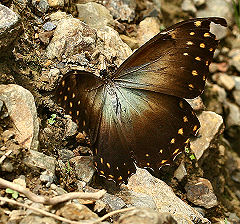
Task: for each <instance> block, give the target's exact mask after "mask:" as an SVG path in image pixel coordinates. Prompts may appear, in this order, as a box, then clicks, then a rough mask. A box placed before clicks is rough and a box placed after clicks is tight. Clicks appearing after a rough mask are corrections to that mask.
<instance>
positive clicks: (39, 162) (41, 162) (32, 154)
mask: <svg viewBox="0 0 240 224" xmlns="http://www.w3.org/2000/svg"><path fill="white" fill-rule="evenodd" d="M23 162H24V163H25V165H27V166H28V167H30V168H35V167H38V168H40V169H43V170H48V171H49V172H50V173H53V174H55V166H56V159H55V158H53V157H50V156H47V155H45V154H43V153H41V152H37V151H33V150H29V153H28V154H27V155H26V157H25V158H24V159H23Z"/></svg>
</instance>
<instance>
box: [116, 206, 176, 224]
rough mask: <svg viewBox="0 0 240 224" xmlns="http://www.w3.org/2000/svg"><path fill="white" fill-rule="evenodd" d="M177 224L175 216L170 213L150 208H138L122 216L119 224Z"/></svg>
mask: <svg viewBox="0 0 240 224" xmlns="http://www.w3.org/2000/svg"><path fill="white" fill-rule="evenodd" d="M129 223H131V224H149V223H151V224H164V223H168V224H177V223H178V222H177V221H176V220H175V219H174V218H173V215H172V214H171V213H168V212H161V213H159V212H156V211H154V210H152V209H149V208H136V209H134V210H132V211H129V212H126V213H124V214H123V215H121V216H120V218H119V220H118V221H117V224H129Z"/></svg>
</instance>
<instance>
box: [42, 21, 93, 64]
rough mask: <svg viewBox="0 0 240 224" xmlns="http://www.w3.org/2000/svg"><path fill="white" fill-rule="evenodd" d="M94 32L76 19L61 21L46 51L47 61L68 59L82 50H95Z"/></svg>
mask: <svg viewBox="0 0 240 224" xmlns="http://www.w3.org/2000/svg"><path fill="white" fill-rule="evenodd" d="M95 42H96V32H95V30H93V29H91V28H90V27H88V26H87V25H86V24H84V23H83V22H81V21H80V20H78V19H74V18H67V19H62V20H61V21H59V23H58V24H57V28H56V29H55V32H54V35H53V38H52V40H51V42H50V44H49V45H48V47H47V49H46V53H47V57H48V58H49V59H53V58H55V57H56V58H58V59H59V60H61V58H62V57H63V56H64V57H66V58H67V57H69V56H71V55H74V54H77V53H79V52H81V51H83V50H87V51H93V50H94V49H95V47H96V46H95Z"/></svg>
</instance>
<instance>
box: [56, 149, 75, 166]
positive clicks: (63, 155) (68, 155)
mask: <svg viewBox="0 0 240 224" xmlns="http://www.w3.org/2000/svg"><path fill="white" fill-rule="evenodd" d="M73 157H74V152H73V151H71V150H68V149H60V150H59V158H60V159H61V160H62V161H63V162H64V163H65V162H67V161H69V160H70V159H72V158H73Z"/></svg>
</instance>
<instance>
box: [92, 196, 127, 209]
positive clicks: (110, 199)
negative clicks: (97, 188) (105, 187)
mask: <svg viewBox="0 0 240 224" xmlns="http://www.w3.org/2000/svg"><path fill="white" fill-rule="evenodd" d="M100 201H102V202H104V203H105V205H107V206H108V207H109V208H110V211H115V210H118V209H121V208H123V207H125V206H126V204H125V202H124V201H123V200H122V199H121V198H120V197H117V196H115V195H112V194H108V193H106V194H105V195H104V196H103V198H101V199H100ZM96 203H97V202H96Z"/></svg>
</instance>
